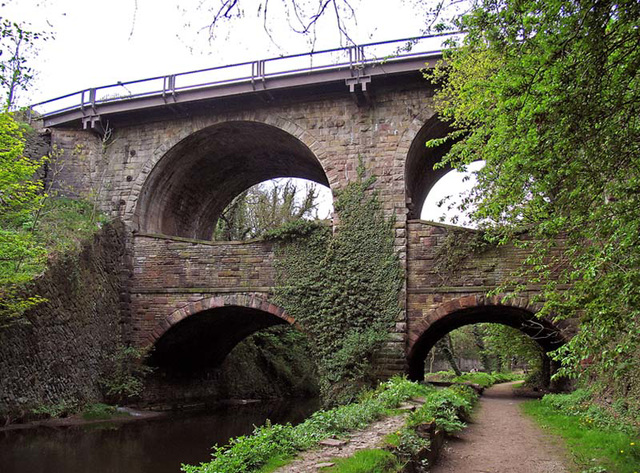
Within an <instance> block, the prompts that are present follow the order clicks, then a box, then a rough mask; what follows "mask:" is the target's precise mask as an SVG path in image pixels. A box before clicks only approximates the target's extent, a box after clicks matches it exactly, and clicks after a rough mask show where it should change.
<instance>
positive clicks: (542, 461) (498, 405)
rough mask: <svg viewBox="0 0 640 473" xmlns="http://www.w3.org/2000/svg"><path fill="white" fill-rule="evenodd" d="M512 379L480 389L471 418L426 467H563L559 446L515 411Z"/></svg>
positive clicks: (537, 470)
mask: <svg viewBox="0 0 640 473" xmlns="http://www.w3.org/2000/svg"><path fill="white" fill-rule="evenodd" d="M512 384H514V383H505V384H499V385H496V386H494V387H492V388H490V389H487V390H486V391H485V392H484V396H483V397H481V398H480V404H479V406H478V409H477V410H476V413H475V416H474V421H473V423H470V424H469V427H468V428H467V429H465V430H464V431H463V432H461V433H460V434H459V436H458V437H456V438H453V439H451V440H449V441H448V442H447V444H446V445H445V448H444V449H443V451H442V454H441V456H440V459H439V460H438V463H437V464H436V465H435V466H434V467H433V468H432V469H431V473H454V472H456V473H513V472H516V473H567V472H568V471H569V470H568V469H567V468H566V467H565V466H564V465H565V464H566V452H565V451H564V447H563V446H561V445H558V444H557V442H556V443H554V439H553V438H552V437H549V436H547V435H545V434H544V433H543V432H542V431H541V430H540V429H539V428H538V427H537V426H536V425H535V424H534V423H533V421H532V420H531V419H529V418H527V417H525V416H524V414H522V413H521V412H520V407H519V404H520V403H521V402H522V400H521V399H518V398H515V397H514V396H513V394H512Z"/></svg>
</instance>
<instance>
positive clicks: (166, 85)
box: [162, 74, 176, 102]
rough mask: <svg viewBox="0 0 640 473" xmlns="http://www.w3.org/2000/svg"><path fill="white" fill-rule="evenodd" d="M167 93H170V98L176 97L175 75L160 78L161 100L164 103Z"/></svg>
mask: <svg viewBox="0 0 640 473" xmlns="http://www.w3.org/2000/svg"><path fill="white" fill-rule="evenodd" d="M167 92H170V93H171V96H172V97H175V96H176V75H175V74H171V75H168V76H164V77H163V78H162V98H163V99H165V102H166V98H167Z"/></svg>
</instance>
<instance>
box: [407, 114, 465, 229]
mask: <svg viewBox="0 0 640 473" xmlns="http://www.w3.org/2000/svg"><path fill="white" fill-rule="evenodd" d="M452 130H453V129H452V128H451V127H450V126H449V125H448V124H447V123H446V122H444V121H442V120H440V119H439V118H438V117H437V116H433V117H431V118H430V119H428V120H427V121H426V122H425V124H424V125H423V126H422V128H420V131H418V133H417V134H416V136H415V138H414V139H413V141H412V142H411V146H410V147H409V152H408V153H407V158H406V161H405V183H406V184H405V186H406V188H405V194H406V201H407V209H408V215H407V218H408V219H409V220H415V219H419V218H420V214H421V213H422V206H423V205H424V201H425V199H426V197H427V194H428V193H429V191H430V190H431V188H432V187H433V186H434V184H435V183H436V182H437V181H438V180H439V179H440V178H441V177H442V176H444V175H445V174H446V173H447V172H449V171H450V170H451V167H450V166H445V167H442V168H439V169H433V167H434V166H435V165H436V164H437V163H439V162H440V160H441V159H442V157H443V156H444V155H445V154H447V153H448V152H449V150H450V149H451V145H452V143H451V142H447V143H444V144H441V145H440V146H437V147H435V148H427V146H426V144H425V143H426V142H427V141H428V140H431V139H435V138H444V137H445V136H447V134H449V132H451V131H452Z"/></svg>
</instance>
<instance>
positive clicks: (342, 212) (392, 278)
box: [275, 168, 402, 404]
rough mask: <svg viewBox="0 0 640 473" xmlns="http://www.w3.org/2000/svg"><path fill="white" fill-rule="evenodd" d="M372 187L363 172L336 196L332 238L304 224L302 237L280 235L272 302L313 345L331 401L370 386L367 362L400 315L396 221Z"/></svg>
mask: <svg viewBox="0 0 640 473" xmlns="http://www.w3.org/2000/svg"><path fill="white" fill-rule="evenodd" d="M372 183H373V178H368V179H365V178H364V169H362V168H361V169H360V172H359V175H358V179H357V180H356V181H353V182H351V183H349V184H348V185H347V186H346V187H345V188H344V189H343V190H342V191H341V192H339V193H338V194H337V196H336V200H335V210H336V212H337V215H338V218H339V225H338V228H337V230H336V232H335V234H332V233H331V229H330V228H327V227H322V226H319V227H316V228H315V229H313V228H310V226H309V225H306V226H305V227H303V228H304V230H305V238H299V239H295V240H293V239H291V237H290V232H289V231H286V232H283V233H281V234H280V235H281V236H282V239H281V240H280V241H281V244H280V245H279V248H278V261H277V266H276V267H277V270H278V286H277V287H276V290H275V300H276V301H277V303H278V304H280V305H281V306H283V307H284V308H285V309H286V310H287V312H288V313H289V314H290V315H291V316H293V317H294V318H295V319H296V322H297V323H298V324H300V326H301V327H302V330H303V331H304V332H305V333H307V335H308V336H309V337H310V339H312V340H314V345H313V347H312V350H313V357H314V359H315V360H316V361H317V364H318V373H319V376H320V388H321V393H322V396H323V398H324V400H325V402H327V403H329V404H331V403H343V402H348V401H350V400H352V399H354V397H355V395H356V394H357V392H358V391H360V390H361V389H362V388H363V387H364V386H370V385H372V384H373V373H372V370H371V360H372V357H373V356H374V353H375V351H376V349H377V348H378V347H380V346H381V345H382V344H383V342H384V341H385V340H386V338H387V334H388V332H389V329H390V328H391V327H392V324H393V322H394V320H395V319H396V317H397V316H398V314H399V312H400V309H399V305H398V293H399V289H400V285H401V282H402V274H401V268H400V265H399V263H398V259H397V256H396V254H395V252H394V248H393V221H391V220H387V219H385V217H384V215H383V212H382V208H381V205H380V202H379V200H378V198H377V196H376V195H375V194H374V193H372V192H370V191H369V190H368V189H369V187H370V186H371V184H372ZM308 230H314V231H308Z"/></svg>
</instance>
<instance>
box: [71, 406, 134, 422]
mask: <svg viewBox="0 0 640 473" xmlns="http://www.w3.org/2000/svg"><path fill="white" fill-rule="evenodd" d="M127 416H129V414H128V413H127V412H120V411H118V408H117V407H115V406H110V405H108V404H102V403H99V402H98V403H95V404H89V405H87V406H85V407H84V409H83V410H82V418H83V419H84V420H109V419H113V418H114V417H127Z"/></svg>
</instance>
